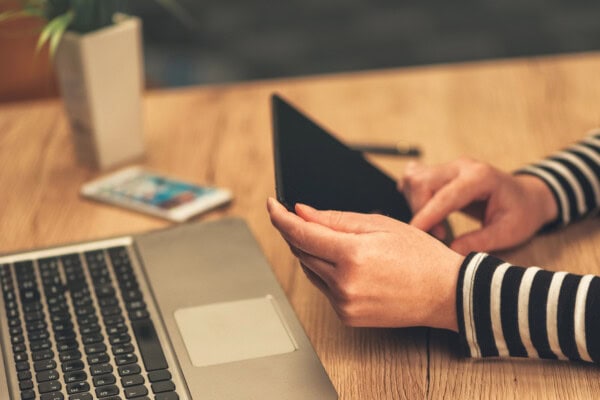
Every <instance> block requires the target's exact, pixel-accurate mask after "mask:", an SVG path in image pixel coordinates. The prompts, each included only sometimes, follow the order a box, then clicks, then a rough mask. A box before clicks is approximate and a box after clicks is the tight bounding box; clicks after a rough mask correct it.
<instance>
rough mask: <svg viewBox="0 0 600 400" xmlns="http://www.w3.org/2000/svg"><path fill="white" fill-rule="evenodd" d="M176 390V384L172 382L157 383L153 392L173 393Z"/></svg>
mask: <svg viewBox="0 0 600 400" xmlns="http://www.w3.org/2000/svg"><path fill="white" fill-rule="evenodd" d="M174 390H175V384H174V383H173V382H171V381H163V382H156V383H153V384H152V392H154V393H162V392H172V391H174Z"/></svg>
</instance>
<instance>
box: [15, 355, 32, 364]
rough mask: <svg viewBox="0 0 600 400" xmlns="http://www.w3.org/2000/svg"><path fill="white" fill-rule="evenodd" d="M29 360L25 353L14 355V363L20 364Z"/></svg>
mask: <svg viewBox="0 0 600 400" xmlns="http://www.w3.org/2000/svg"><path fill="white" fill-rule="evenodd" d="M28 359H29V358H27V353H25V352H20V353H15V362H16V363H17V362H21V361H27V360H28Z"/></svg>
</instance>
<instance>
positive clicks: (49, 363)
mask: <svg viewBox="0 0 600 400" xmlns="http://www.w3.org/2000/svg"><path fill="white" fill-rule="evenodd" d="M55 368H56V362H55V361H54V360H43V361H36V362H34V363H33V369H34V370H35V372H41V371H47V370H50V369H55Z"/></svg>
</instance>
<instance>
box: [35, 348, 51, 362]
mask: <svg viewBox="0 0 600 400" xmlns="http://www.w3.org/2000/svg"><path fill="white" fill-rule="evenodd" d="M31 358H32V359H33V361H42V360H49V359H51V358H54V352H53V351H52V350H40V351H34V352H33V353H32V355H31Z"/></svg>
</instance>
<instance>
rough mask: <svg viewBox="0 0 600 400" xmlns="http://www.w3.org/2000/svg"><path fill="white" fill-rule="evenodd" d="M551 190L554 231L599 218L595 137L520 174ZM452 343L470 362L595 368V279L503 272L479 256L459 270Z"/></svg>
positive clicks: (599, 308) (599, 344) (598, 141)
mask: <svg viewBox="0 0 600 400" xmlns="http://www.w3.org/2000/svg"><path fill="white" fill-rule="evenodd" d="M517 173H525V174H531V175H535V176H537V177H539V178H541V179H542V180H543V181H544V182H546V184H547V185H548V186H549V187H550V189H551V190H552V193H553V195H554V198H555V200H556V202H557V204H558V210H559V212H558V217H557V218H556V220H555V221H553V222H552V223H551V224H549V225H548V226H547V228H549V229H551V228H557V227H560V226H564V225H567V224H569V223H571V222H574V221H577V220H580V219H583V218H586V217H589V216H592V215H596V214H597V213H598V211H599V210H600V131H595V132H592V133H591V134H590V135H588V136H587V137H586V138H585V139H583V140H582V141H580V142H578V143H577V144H575V145H573V146H570V147H568V148H567V149H565V150H563V151H560V152H558V153H556V154H553V155H552V156H550V157H548V158H546V159H544V160H542V161H540V162H538V163H535V164H532V165H530V166H527V167H525V168H522V169H520V170H519V171H517ZM456 304H457V317H458V326H459V334H460V339H461V341H462V344H463V347H464V350H465V352H466V354H467V355H469V356H471V357H498V356H500V357H508V356H512V357H539V358H551V359H564V360H584V361H590V362H595V363H600V277H599V276H594V275H584V276H581V275H574V274H569V273H566V272H550V271H545V270H543V269H541V268H538V267H529V268H524V267H520V266H515V265H511V264H509V263H506V262H504V261H502V260H500V259H498V258H495V257H493V256H490V255H488V254H485V253H471V254H470V255H469V256H467V257H466V259H465V261H464V262H463V264H462V266H461V269H460V274H459V278H458V287H457V296H456Z"/></svg>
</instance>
